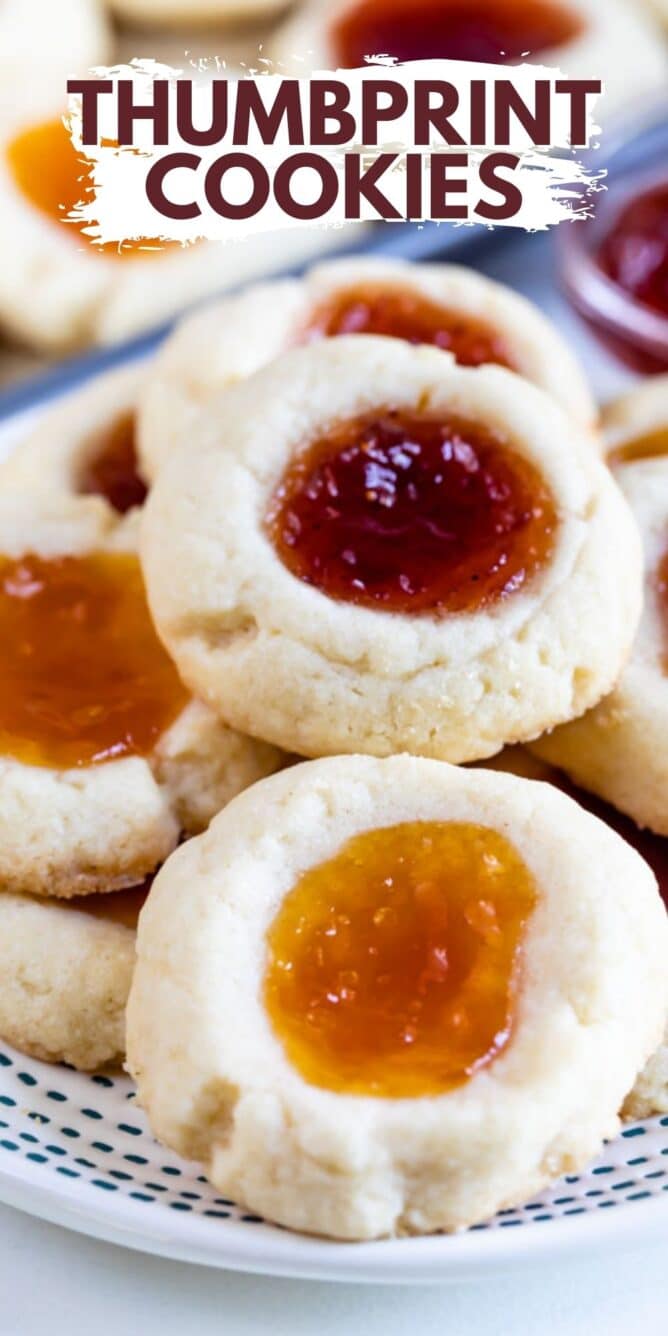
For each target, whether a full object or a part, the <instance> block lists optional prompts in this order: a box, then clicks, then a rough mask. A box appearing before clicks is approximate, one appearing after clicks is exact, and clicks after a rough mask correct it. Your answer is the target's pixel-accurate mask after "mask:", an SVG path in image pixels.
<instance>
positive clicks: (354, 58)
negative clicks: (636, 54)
mask: <svg viewBox="0 0 668 1336" xmlns="http://www.w3.org/2000/svg"><path fill="white" fill-rule="evenodd" d="M583 30H584V25H583V22H582V19H581V18H580V16H579V15H577V14H575V13H573V12H572V11H571V10H570V9H568V8H566V7H565V6H564V5H561V4H558V3H555V0H357V3H356V4H355V3H353V4H350V5H347V6H346V7H345V9H344V11H343V13H342V14H341V17H340V18H339V19H338V20H337V21H336V22H335V24H334V25H333V27H332V30H331V40H332V43H333V46H334V53H335V58H336V62H337V64H339V65H343V66H345V67H346V68H348V69H351V68H354V67H356V66H358V65H364V63H365V60H364V58H365V56H371V55H385V56H388V55H389V56H394V57H395V58H396V59H397V60H436V59H440V60H472V61H480V60H484V61H489V62H490V63H492V64H495V65H496V64H505V63H508V62H510V61H514V60H521V59H522V58H525V59H529V60H531V59H535V57H536V56H537V55H538V54H539V53H540V52H542V51H547V50H549V49H551V48H553V47H557V46H562V45H564V44H565V43H566V42H571V41H573V40H574V39H575V38H576V37H579V36H580V35H581V34H582V32H583Z"/></svg>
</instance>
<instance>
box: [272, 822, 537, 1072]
mask: <svg viewBox="0 0 668 1336" xmlns="http://www.w3.org/2000/svg"><path fill="white" fill-rule="evenodd" d="M536 900H537V893H536V886H535V883H534V881H533V878H532V876H531V874H530V872H529V870H528V868H527V867H526V866H525V864H524V862H523V861H522V859H521V858H520V856H519V854H518V853H517V852H516V850H515V849H514V848H513V846H512V845H511V844H510V843H509V841H508V840H507V839H506V838H505V836H503V835H501V834H500V833H499V832H498V831H496V830H490V829H488V828H487V827H485V826H478V825H472V824H468V823H465V822H454V821H453V822H429V821H417V822H407V823H405V824H403V825H398V826H390V827H388V828H386V829H382V830H371V831H367V832H366V833H365V834H363V835H358V836H356V837H355V838H353V839H351V840H349V841H348V843H347V844H345V845H344V847H343V849H342V850H341V852H340V853H338V854H337V855H336V857H335V858H332V859H330V860H329V861H328V862H326V863H323V864H321V865H320V866H319V867H315V868H312V869H311V870H310V871H308V872H306V873H305V874H304V875H303V876H302V877H301V878H300V880H299V881H298V882H297V884H296V886H295V887H294V889H293V890H292V891H290V892H289V894H288V895H287V896H286V898H285V900H284V901H283V904H282V905H281V908H280V909H279V911H278V913H277V915H276V917H275V919H274V921H273V923H272V924H271V926H270V928H269V932H268V935H267V941H268V947H269V961H268V966H267V970H266V974H265V981H264V1000H265V1006H266V1009H267V1012H268V1015H269V1018H270V1021H271V1024H272V1026H273V1029H274V1032H275V1033H276V1035H277V1036H278V1038H279V1039H280V1040H281V1042H282V1044H283V1047H284V1049H285V1052H286V1054H287V1056H288V1058H289V1060H290V1062H291V1063H292V1065H293V1066H294V1067H296V1069H297V1070H298V1071H299V1072H300V1073H301V1075H302V1076H303V1077H304V1079H305V1080H307V1081H308V1082H309V1083H310V1084H311V1085H317V1086H324V1087H325V1088H327V1089H329V1090H343V1091H346V1092H347V1093H350V1094H359V1095H383V1096H390V1097H395V1098H400V1097H413V1096H421V1095H438V1094H441V1093H443V1092H445V1091H447V1090H452V1089H454V1087H456V1086H459V1085H462V1084H463V1083H464V1082H465V1081H466V1080H467V1079H468V1078H469V1077H470V1076H471V1075H472V1074H473V1072H475V1071H476V1070H477V1069H478V1068H480V1067H482V1066H485V1065H487V1064H489V1063H490V1062H492V1061H493V1059H494V1058H495V1057H497V1055H498V1054H499V1053H500V1052H502V1050H503V1049H504V1048H505V1047H506V1045H507V1044H508V1041H509V1039H510V1036H511V1034H512V1030H513V1025H514V1021H515V1017H516V1009H517V997H518V990H519V984H520V974H521V956H522V943H523V938H524V929H525V926H526V924H527V921H528V919H529V917H530V915H531V913H532V910H533V909H534V907H535V904H536Z"/></svg>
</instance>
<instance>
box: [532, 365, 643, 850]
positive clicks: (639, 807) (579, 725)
mask: <svg viewBox="0 0 668 1336" xmlns="http://www.w3.org/2000/svg"><path fill="white" fill-rule="evenodd" d="M606 434H607V436H608V445H609V454H608V459H609V462H610V464H611V466H612V469H613V471H614V475H615V477H616V479H617V481H618V483H619V485H620V487H621V489H622V491H623V492H624V495H625V496H626V499H627V501H628V503H629V505H630V507H631V510H632V511H633V515H634V517H635V520H636V524H637V526H638V529H639V531H640V534H641V538H642V543H643V551H644V570H645V574H644V586H645V591H644V606H643V614H642V620H641V622H640V626H639V628H638V632H637V635H636V637H635V640H634V643H633V649H632V652H631V656H630V659H629V661H628V663H627V665H626V667H625V669H624V672H623V674H622V676H621V677H620V679H619V681H618V682H617V684H616V685H615V688H614V690H613V691H611V692H610V694H609V695H608V696H606V697H605V699H604V700H602V701H601V702H600V704H599V705H597V706H596V708H595V709H593V710H590V711H589V713H588V714H586V715H584V717H583V718H582V719H579V720H576V721H575V722H573V723H570V724H567V725H566V726H564V727H561V728H557V729H555V731H554V732H553V733H549V734H547V735H546V736H545V737H544V738H541V739H540V740H539V742H538V743H536V751H537V752H538V754H539V755H540V756H542V757H543V758H544V759H545V760H546V761H549V762H551V763H552V764H553V765H556V766H559V767H560V768H561V769H562V770H565V771H566V773H567V774H568V775H570V776H571V778H572V779H573V780H574V781H575V783H577V784H579V785H581V787H582V788H585V789H589V790H590V791H591V792H592V793H596V794H598V795H599V796H600V797H601V798H605V799H606V800H607V801H608V802H610V803H612V804H613V806H615V807H617V808H619V810H620V811H622V812H626V813H627V814H628V816H630V817H632V818H633V820H634V821H635V822H636V823H637V824H638V825H639V826H648V827H649V828H650V830H653V831H655V832H656V833H657V834H659V835H668V376H661V377H657V378H656V380H655V381H652V382H650V383H648V384H647V385H646V386H643V387H642V388H641V389H640V390H637V391H633V392H632V393H630V394H629V395H627V396H625V397H624V398H623V399H622V400H619V401H617V403H615V404H613V405H611V407H610V408H609V409H608V410H607V413H606Z"/></svg>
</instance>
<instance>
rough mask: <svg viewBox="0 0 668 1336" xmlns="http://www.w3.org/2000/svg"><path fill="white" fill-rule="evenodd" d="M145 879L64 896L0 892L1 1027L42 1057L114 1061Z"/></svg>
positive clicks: (89, 1067) (82, 1065) (89, 1064)
mask: <svg viewBox="0 0 668 1336" xmlns="http://www.w3.org/2000/svg"><path fill="white" fill-rule="evenodd" d="M148 885H149V883H148V881H147V882H146V883H143V884H141V885H139V886H134V887H132V888H130V889H128V890H124V891H111V892H109V893H108V894H106V895H82V896H75V897H73V898H72V899H70V900H59V901H56V900H40V899H38V898H37V897H35V896H28V895H14V894H12V893H10V892H8V891H2V892H0V937H1V938H2V954H1V955H0V1035H2V1038H3V1039H4V1040H5V1041H6V1042H7V1043H9V1044H13V1046H14V1047H15V1048H18V1049H21V1051H22V1052H24V1053H30V1054H31V1055H32V1056H33V1057H35V1058H40V1059H41V1060H42V1061H44V1062H67V1063H69V1064H70V1066H72V1067H78V1068H79V1069H80V1070H82V1071H97V1070H99V1069H100V1068H102V1067H111V1066H115V1067H119V1066H120V1065H121V1063H122V1061H123V1056H124V1054H125V1006H126V1002H127V998H128V992H129V990H130V981H131V979H132V971H133V969H134V962H135V930H136V925H137V918H138V916H139V911H140V909H141V906H142V904H143V903H144V900H145V899H146V895H147V893H148Z"/></svg>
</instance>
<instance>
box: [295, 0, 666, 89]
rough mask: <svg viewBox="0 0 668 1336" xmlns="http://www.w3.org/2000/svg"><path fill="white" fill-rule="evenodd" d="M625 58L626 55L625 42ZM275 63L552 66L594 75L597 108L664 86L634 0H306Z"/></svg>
mask: <svg viewBox="0 0 668 1336" xmlns="http://www.w3.org/2000/svg"><path fill="white" fill-rule="evenodd" d="M630 51H632V52H633V59H632V60H630V59H629V52H630ZM270 54H271V56H272V57H273V59H274V61H275V63H276V65H277V67H278V68H279V69H280V70H282V71H283V72H285V71H288V72H289V73H290V74H293V75H294V74H297V73H299V72H302V73H303V72H304V71H305V70H308V69H312V70H322V69H340V68H344V69H354V68H356V67H358V66H362V65H364V64H366V58H367V57H368V56H393V57H394V58H395V59H396V60H398V61H409V60H461V61H467V62H468V61H471V62H478V61H483V62H486V63H489V64H492V65H519V64H522V63H524V62H525V61H527V60H530V61H532V62H535V63H538V64H539V65H553V66H557V67H558V69H559V70H561V71H562V72H563V73H564V74H566V75H568V77H569V78H571V79H591V78H593V77H595V78H597V79H601V80H602V82H603V85H604V95H603V100H602V105H603V108H604V110H605V112H606V114H609V113H610V112H611V111H612V110H615V109H617V108H619V107H620V106H621V105H624V104H628V103H629V102H630V101H632V100H633V99H634V98H635V99H638V98H639V97H642V96H646V95H647V94H648V93H649V91H650V90H651V89H653V90H654V91H655V92H658V91H659V89H661V90H662V91H663V89H664V87H665V80H666V72H667V70H668V61H667V57H666V53H665V51H664V49H663V46H662V43H661V34H660V32H658V30H657V28H656V26H655V24H654V22H653V20H652V17H651V15H646V14H643V13H642V12H640V7H639V6H638V5H636V4H635V3H634V0H606V3H605V4H604V5H602V4H601V3H600V0H334V3H333V4H332V3H325V0H307V3H306V4H305V5H303V6H302V7H301V8H300V9H299V10H298V11H297V12H296V14H295V16H294V17H291V18H289V19H288V20H287V22H286V23H285V24H284V25H283V26H282V27H281V28H279V30H278V33H277V34H276V36H275V37H274V39H273V41H272V42H271V46H270Z"/></svg>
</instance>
